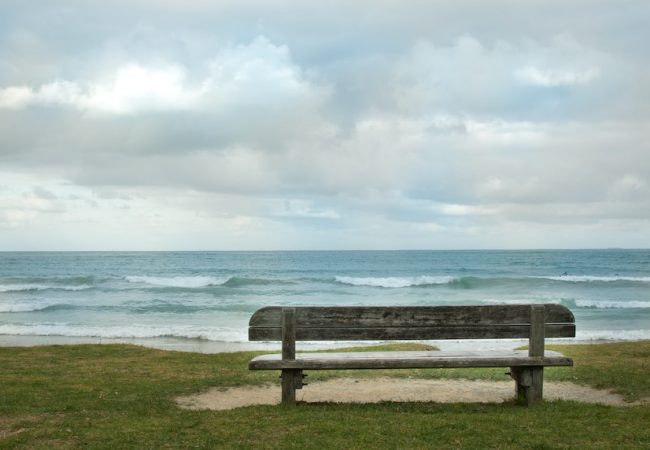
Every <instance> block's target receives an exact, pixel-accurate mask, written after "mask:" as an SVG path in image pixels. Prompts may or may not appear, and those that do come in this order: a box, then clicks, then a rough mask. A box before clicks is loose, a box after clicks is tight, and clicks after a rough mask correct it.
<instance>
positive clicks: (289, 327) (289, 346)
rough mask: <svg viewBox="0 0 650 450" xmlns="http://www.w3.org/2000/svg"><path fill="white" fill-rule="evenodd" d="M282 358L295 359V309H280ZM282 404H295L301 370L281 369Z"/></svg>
mask: <svg viewBox="0 0 650 450" xmlns="http://www.w3.org/2000/svg"><path fill="white" fill-rule="evenodd" d="M282 359H296V310H295V308H283V309H282ZM281 378H282V404H283V405H295V404H296V389H300V388H302V370H299V369H282V375H281Z"/></svg>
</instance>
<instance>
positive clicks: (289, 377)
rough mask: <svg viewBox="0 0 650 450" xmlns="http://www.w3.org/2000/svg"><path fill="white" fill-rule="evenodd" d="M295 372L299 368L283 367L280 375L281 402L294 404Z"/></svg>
mask: <svg viewBox="0 0 650 450" xmlns="http://www.w3.org/2000/svg"><path fill="white" fill-rule="evenodd" d="M296 372H301V373H302V371H301V370H291V369H283V370H282V375H280V377H281V378H282V404H283V405H294V404H295V403H296V381H295V380H296Z"/></svg>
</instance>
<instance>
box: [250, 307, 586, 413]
mask: <svg viewBox="0 0 650 450" xmlns="http://www.w3.org/2000/svg"><path fill="white" fill-rule="evenodd" d="M573 336H575V319H574V317H573V314H572V313H571V311H569V310H568V309H567V308H565V307H563V306H561V305H553V304H550V305H479V306H435V307H299V308H280V307H268V308H262V309H261V310H258V311H257V312H255V314H253V316H252V317H251V320H250V327H249V339H250V340H251V341H260V340H262V341H272V340H281V341H282V354H278V355H262V356H258V357H257V358H254V359H253V360H252V361H251V362H250V363H249V369H252V370H278V369H279V370H281V372H282V403H283V404H295V402H296V389H300V388H302V371H303V370H305V369H318V370H328V369H407V368H411V369H414V368H446V367H510V371H511V375H512V378H513V379H514V380H515V392H516V394H517V397H518V398H520V399H521V400H522V401H523V402H524V403H525V404H527V405H528V406H532V405H534V404H537V403H539V402H540V401H541V400H542V394H543V382H544V379H543V378H544V367H545V366H572V365H573V360H572V359H571V358H567V357H565V356H563V355H561V354H559V353H557V352H544V339H545V337H573ZM522 337H527V338H528V339H529V349H528V351H527V352H525V351H511V352H455V353H451V352H358V353H305V354H298V355H297V354H296V352H295V348H296V341H298V340H300V341H303V340H310V341H318V340H325V341H337V340H338V341H340V340H346V341H348V340H350V341H351V340H428V339H486V338H522Z"/></svg>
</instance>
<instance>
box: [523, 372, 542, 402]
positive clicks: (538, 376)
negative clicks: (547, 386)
mask: <svg viewBox="0 0 650 450" xmlns="http://www.w3.org/2000/svg"><path fill="white" fill-rule="evenodd" d="M528 370H529V371H530V378H531V383H530V387H529V388H528V389H527V390H526V405H527V406H533V405H536V404H538V403H540V402H541V401H542V396H543V394H542V391H543V390H544V367H529V368H528Z"/></svg>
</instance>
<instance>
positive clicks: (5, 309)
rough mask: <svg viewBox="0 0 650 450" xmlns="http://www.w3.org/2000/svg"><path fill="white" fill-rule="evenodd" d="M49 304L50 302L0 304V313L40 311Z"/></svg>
mask: <svg viewBox="0 0 650 450" xmlns="http://www.w3.org/2000/svg"><path fill="white" fill-rule="evenodd" d="M49 306H51V305H50V304H42V303H41V304H34V303H10V304H8V305H7V304H0V313H16V312H32V311H41V310H43V309H45V308H47V307H49Z"/></svg>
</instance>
